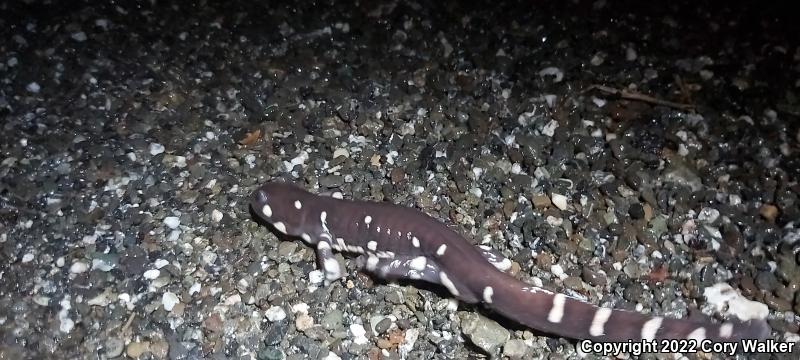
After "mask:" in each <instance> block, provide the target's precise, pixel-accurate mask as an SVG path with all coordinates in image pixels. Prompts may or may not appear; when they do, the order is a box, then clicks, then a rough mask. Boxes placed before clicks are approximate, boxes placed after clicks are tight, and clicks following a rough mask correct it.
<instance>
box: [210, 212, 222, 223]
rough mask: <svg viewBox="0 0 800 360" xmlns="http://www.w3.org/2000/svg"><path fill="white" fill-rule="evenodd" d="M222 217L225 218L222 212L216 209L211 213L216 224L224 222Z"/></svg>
mask: <svg viewBox="0 0 800 360" xmlns="http://www.w3.org/2000/svg"><path fill="white" fill-rule="evenodd" d="M222 217H223V214H222V211H219V210H217V209H214V211H212V212H211V220H212V221H214V222H220V221H221V220H222Z"/></svg>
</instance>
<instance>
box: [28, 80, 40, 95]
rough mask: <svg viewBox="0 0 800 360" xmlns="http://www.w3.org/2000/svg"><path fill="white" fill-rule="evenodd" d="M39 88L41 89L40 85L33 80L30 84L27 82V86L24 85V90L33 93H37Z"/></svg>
mask: <svg viewBox="0 0 800 360" xmlns="http://www.w3.org/2000/svg"><path fill="white" fill-rule="evenodd" d="M41 89H42V87H41V86H39V83H37V82H35V81H34V82H32V83H30V84H28V86H25V90H28V91H30V92H32V93H34V94H36V93H38V92H39V90H41Z"/></svg>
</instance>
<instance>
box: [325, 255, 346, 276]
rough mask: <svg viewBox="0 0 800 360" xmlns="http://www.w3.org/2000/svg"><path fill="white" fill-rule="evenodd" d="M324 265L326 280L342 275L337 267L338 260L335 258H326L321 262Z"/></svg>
mask: <svg viewBox="0 0 800 360" xmlns="http://www.w3.org/2000/svg"><path fill="white" fill-rule="evenodd" d="M322 266H323V267H325V278H326V279H327V280H328V281H334V280H336V279H338V278H340V277H342V270H341V269H340V268H339V262H338V261H336V259H335V258H327V259H325V260H324V261H323V262H322Z"/></svg>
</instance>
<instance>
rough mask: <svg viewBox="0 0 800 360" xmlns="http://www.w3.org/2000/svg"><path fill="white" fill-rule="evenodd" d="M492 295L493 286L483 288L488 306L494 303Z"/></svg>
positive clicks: (484, 298)
mask: <svg viewBox="0 0 800 360" xmlns="http://www.w3.org/2000/svg"><path fill="white" fill-rule="evenodd" d="M492 295H494V289H492V287H491V286H487V287H485V288H483V301H485V302H486V303H487V304H491V303H492Z"/></svg>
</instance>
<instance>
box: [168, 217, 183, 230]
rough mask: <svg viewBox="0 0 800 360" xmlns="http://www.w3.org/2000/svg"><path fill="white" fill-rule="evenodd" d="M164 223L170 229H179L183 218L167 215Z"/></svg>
mask: <svg viewBox="0 0 800 360" xmlns="http://www.w3.org/2000/svg"><path fill="white" fill-rule="evenodd" d="M164 225H167V227H168V228H170V229H177V228H178V226H180V225H181V219H180V218H179V217H177V216H167V217H165V218H164Z"/></svg>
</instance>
